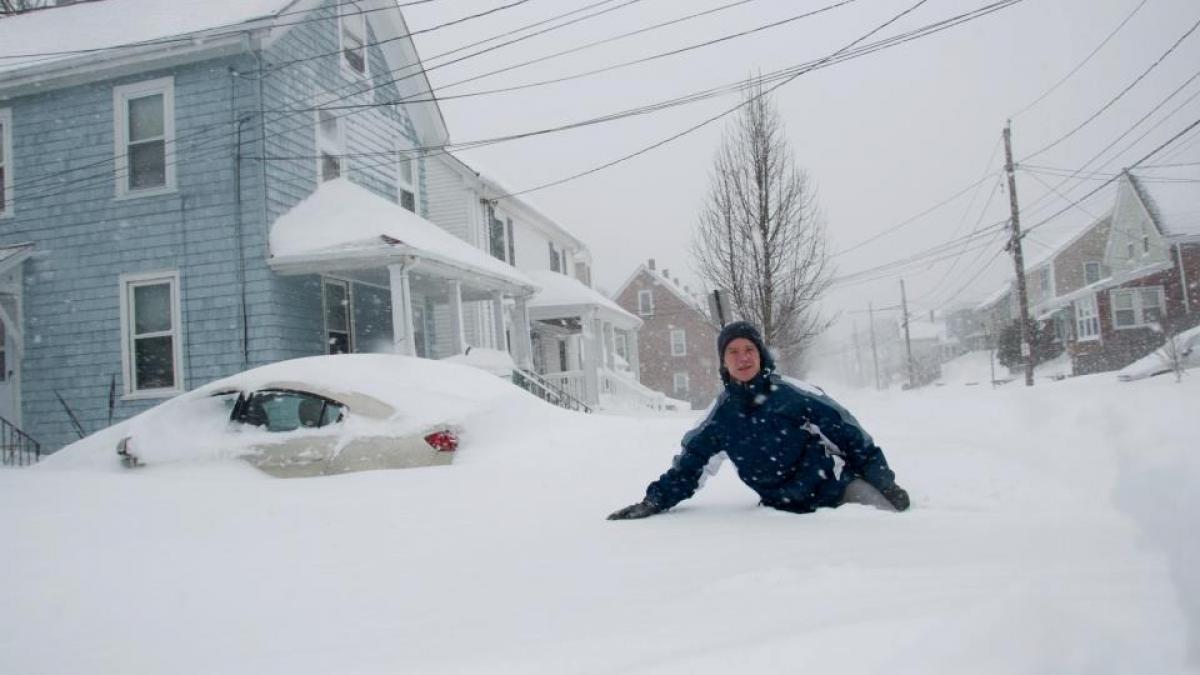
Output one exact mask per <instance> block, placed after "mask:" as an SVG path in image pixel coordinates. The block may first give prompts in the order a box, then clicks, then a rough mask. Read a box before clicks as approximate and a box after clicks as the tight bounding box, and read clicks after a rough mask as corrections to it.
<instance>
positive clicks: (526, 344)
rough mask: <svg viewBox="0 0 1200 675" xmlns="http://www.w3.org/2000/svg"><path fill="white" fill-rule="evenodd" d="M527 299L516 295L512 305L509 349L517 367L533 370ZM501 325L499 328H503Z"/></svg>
mask: <svg viewBox="0 0 1200 675" xmlns="http://www.w3.org/2000/svg"><path fill="white" fill-rule="evenodd" d="M527 300H528V296H524V295H520V296H517V298H516V305H515V306H514V307H513V317H512V341H513V344H512V345H511V349H512V355H513V359H514V360H515V361H516V362H517V367H518V368H521V369H524V370H533V343H532V339H531V338H530V336H529V307H528V305H527V304H526V302H527ZM503 327H504V324H501V325H500V329H501V330H503ZM501 334H503V333H501Z"/></svg>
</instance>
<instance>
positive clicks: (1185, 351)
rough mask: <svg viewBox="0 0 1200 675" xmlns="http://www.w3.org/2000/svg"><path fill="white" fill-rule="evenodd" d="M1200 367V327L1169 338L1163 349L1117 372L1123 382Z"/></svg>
mask: <svg viewBox="0 0 1200 675" xmlns="http://www.w3.org/2000/svg"><path fill="white" fill-rule="evenodd" d="M1177 365H1178V367H1179V368H1180V369H1181V370H1187V369H1189V368H1197V367H1200V326H1196V327H1195V328H1191V329H1189V330H1185V331H1183V332H1181V333H1179V334H1178V335H1175V336H1174V337H1172V338H1168V339H1167V340H1166V341H1165V342H1164V343H1163V345H1162V346H1161V347H1159V348H1158V349H1155V350H1154V351H1152V352H1150V353H1149V354H1147V355H1145V356H1143V357H1142V358H1140V359H1138V360H1137V361H1134V362H1133V363H1131V364H1129V365H1128V366H1125V367H1124V368H1122V369H1121V370H1119V371H1117V379H1118V380H1120V381H1122V382H1130V381H1132V380H1140V379H1143V378H1147V377H1154V376H1155V375H1162V374H1164V373H1169V372H1172V371H1174V370H1175V368H1176V366H1177Z"/></svg>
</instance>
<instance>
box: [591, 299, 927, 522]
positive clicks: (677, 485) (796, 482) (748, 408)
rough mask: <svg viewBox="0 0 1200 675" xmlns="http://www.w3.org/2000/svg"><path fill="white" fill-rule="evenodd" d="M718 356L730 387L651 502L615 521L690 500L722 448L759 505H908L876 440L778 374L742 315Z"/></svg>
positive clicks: (811, 390) (655, 487) (807, 508)
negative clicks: (754, 494) (742, 318)
mask: <svg viewBox="0 0 1200 675" xmlns="http://www.w3.org/2000/svg"><path fill="white" fill-rule="evenodd" d="M717 354H718V356H719V357H720V358H721V363H722V365H721V371H720V372H721V380H722V381H724V382H725V391H723V392H721V394H720V395H719V396H718V397H717V400H716V401H715V402H714V403H713V405H712V407H711V408H710V410H709V412H708V415H707V416H706V417H705V418H704V421H702V422H700V424H699V425H698V426H696V428H694V429H692V430H691V431H689V432H688V433H687V434H685V435H684V437H683V451H682V452H680V453H679V455H677V456H676V457H675V460H674V462H672V465H671V468H670V469H668V470H667V472H666V473H664V474H663V475H662V476H661V477H660V478H659V479H658V480H656V481H654V482H653V483H651V484H650V486H649V487H647V488H646V497H645V499H643V500H642V501H640V502H638V503H637V504H633V505H632V506H626V507H625V508H623V509H621V510H619V511H617V512H615V513H613V514H612V515H610V516H609V517H608V518H609V520H628V519H631V518H645V517H647V516H652V515H654V514H656V513H660V512H662V511H666V510H667V509H669V508H671V507H673V506H675V505H676V504H678V503H679V502H681V501H683V500H685V499H687V498H689V497H691V496H692V495H693V494H695V493H696V489H697V488H699V487H700V485H701V482H702V481H701V477H702V476H703V474H704V473H705V471H706V468H708V470H709V472H710V473H715V471H716V469H715V465H718V463H719V461H720V460H719V459H717V458H719V457H720V456H721V455H722V453H723V454H724V455H727V456H728V457H729V458H730V459H731V460H733V464H734V466H736V467H737V471H738V477H739V478H741V479H742V482H743V483H745V484H746V485H748V486H749V487H750V488H751V489H752V490H754V491H755V492H757V493H758V496H759V497H761V498H762V504H764V505H766V506H771V507H774V508H776V509H780V510H783V511H792V512H795V513H809V512H812V511H815V510H816V509H818V508H820V507H822V506H830V507H836V506H841V505H842V504H845V503H849V502H853V503H858V504H867V505H870V506H875V507H877V508H881V509H886V510H889V511H903V510H905V509H907V508H908V493H907V492H905V491H904V489H903V488H901V487H900V486H899V485H897V484H896V481H895V475H894V474H893V473H892V470H891V469H890V468H888V463H887V459H885V458H884V456H883V451H882V450H881V449H880V448H879V446H877V445H875V442H874V441H873V440H871V436H870V435H869V434H867V432H866V431H863V429H862V427H860V426H859V424H858V421H857V420H855V419H854V417H853V416H852V415H851V414H850V413H849V412H848V411H847V410H846V409H845V408H843V407H841V406H840V405H838V404H837V402H835V401H834V400H833V399H831V398H829V397H828V396H826V395H825V392H823V391H821V390H820V389H817V388H816V387H813V386H812V385H808V384H804V383H803V382H799V381H797V380H792V379H788V378H785V377H783V376H781V375H779V374H777V373H775V372H774V371H775V363H774V361H773V360H772V358H771V354H770V352H768V351H767V349H766V346H765V345H764V344H763V340H762V336H761V335H760V334H759V332H758V329H757V328H755V327H754V326H753V325H752V324H749V323H747V322H745V321H738V322H735V323H731V324H729V325H728V326H725V328H724V329H723V330H722V331H721V334H720V335H719V336H718V337H717ZM714 459H716V461H711V460H714ZM710 461H711V463H712V464H713V465H714V466H713V467H709V464H710Z"/></svg>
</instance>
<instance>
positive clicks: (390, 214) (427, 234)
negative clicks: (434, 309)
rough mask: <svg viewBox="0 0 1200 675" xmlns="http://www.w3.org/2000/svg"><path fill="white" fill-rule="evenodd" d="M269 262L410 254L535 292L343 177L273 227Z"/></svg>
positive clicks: (506, 269) (507, 270)
mask: <svg viewBox="0 0 1200 675" xmlns="http://www.w3.org/2000/svg"><path fill="white" fill-rule="evenodd" d="M270 244H271V256H272V258H273V259H274V260H273V262H276V263H279V262H286V260H287V259H288V258H320V257H328V258H335V257H338V256H339V255H344V254H370V253H372V252H377V253H379V254H380V255H381V257H386V256H387V255H390V254H395V253H411V254H412V255H416V256H418V257H420V258H422V259H427V260H431V261H434V262H441V263H445V264H448V265H451V266H454V267H460V268H466V269H467V270H470V271H474V272H476V273H479V274H483V275H485V276H489V277H493V278H498V279H501V280H504V281H507V282H509V283H513V284H517V285H519V286H525V287H527V288H534V287H535V286H536V284H534V283H533V282H532V281H531V280H530V279H529V277H527V276H525V275H524V274H522V273H521V272H520V271H518V270H517V269H516V268H514V267H512V266H511V265H508V264H506V263H503V262H501V261H499V260H497V259H495V258H493V257H492V256H490V255H487V254H486V253H484V252H483V251H480V250H479V249H477V248H475V247H474V246H471V245H470V244H468V243H467V242H465V241H463V240H461V239H459V238H458V237H456V236H454V235H452V234H450V233H449V232H447V231H445V230H443V229H442V228H440V227H438V226H437V225H434V224H433V223H431V222H429V221H428V220H425V219H424V218H422V217H421V216H418V215H417V214H415V213H413V212H411V211H409V210H408V209H405V208H404V207H402V206H400V205H399V204H396V203H395V202H392V201H389V200H387V199H384V198H383V197H380V196H379V195H377V194H375V193H374V192H371V191H370V190H367V189H366V188H363V187H359V186H358V185H355V184H354V183H352V182H350V181H349V180H347V179H346V178H339V179H337V180H332V181H328V182H326V183H322V184H321V185H320V186H319V187H318V188H317V190H316V191H315V192H313V193H312V194H311V195H309V196H308V197H307V198H305V199H304V201H302V202H300V203H299V204H297V205H296V206H294V207H292V209H291V210H290V211H288V212H287V213H285V214H284V215H282V216H280V217H279V219H278V220H276V221H275V224H274V225H272V226H271V240H270Z"/></svg>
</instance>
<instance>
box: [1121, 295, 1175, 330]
mask: <svg viewBox="0 0 1200 675" xmlns="http://www.w3.org/2000/svg"><path fill="white" fill-rule="evenodd" d="M1109 300H1110V301H1111V302H1112V314H1113V327H1114V328H1142V327H1145V326H1149V325H1151V324H1156V323H1158V322H1160V321H1162V317H1163V314H1164V312H1165V304H1166V303H1165V298H1164V294H1163V289H1162V287H1161V286H1148V287H1145V288H1117V289H1113V290H1112V291H1109Z"/></svg>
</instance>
